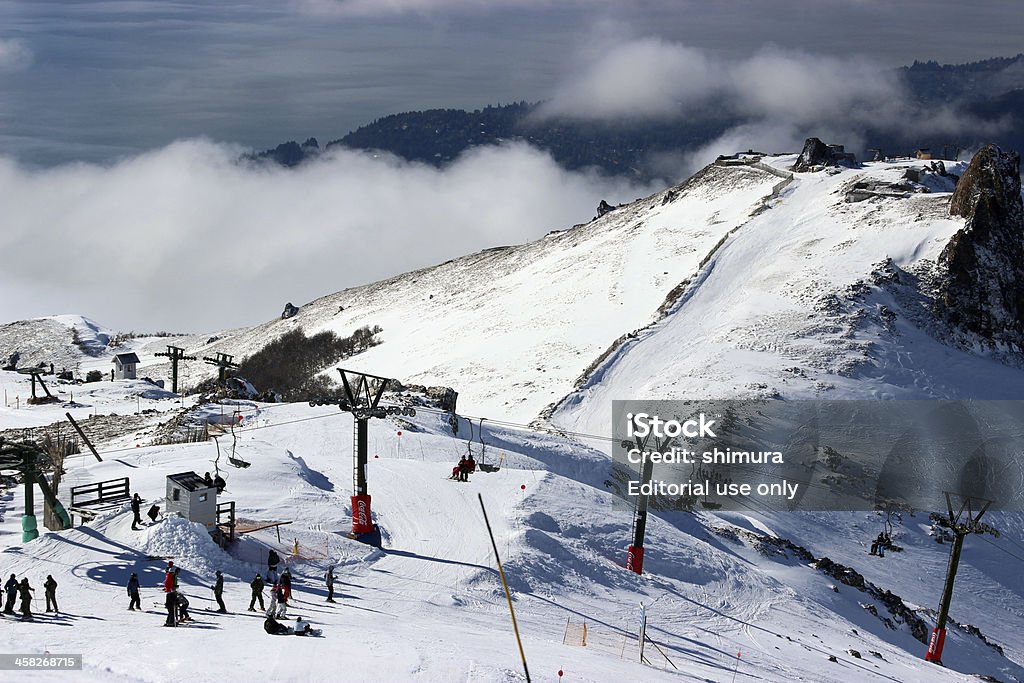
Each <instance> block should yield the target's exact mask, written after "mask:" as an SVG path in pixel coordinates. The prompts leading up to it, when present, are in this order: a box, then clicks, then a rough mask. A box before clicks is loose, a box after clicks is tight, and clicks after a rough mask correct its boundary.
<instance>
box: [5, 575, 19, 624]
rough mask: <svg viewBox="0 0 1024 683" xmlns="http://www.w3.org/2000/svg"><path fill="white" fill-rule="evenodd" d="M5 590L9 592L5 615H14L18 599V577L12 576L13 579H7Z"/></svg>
mask: <svg viewBox="0 0 1024 683" xmlns="http://www.w3.org/2000/svg"><path fill="white" fill-rule="evenodd" d="M4 590H5V591H7V604H5V605H4V614H14V601H15V600H16V599H17V598H18V577H16V576H15V575H14V574H11V578H9V579H7V583H5V584H4Z"/></svg>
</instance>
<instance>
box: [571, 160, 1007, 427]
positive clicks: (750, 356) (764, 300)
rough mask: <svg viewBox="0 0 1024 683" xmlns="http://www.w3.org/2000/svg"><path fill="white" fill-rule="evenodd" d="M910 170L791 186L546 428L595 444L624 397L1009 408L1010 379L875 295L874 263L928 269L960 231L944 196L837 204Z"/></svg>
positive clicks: (891, 168)
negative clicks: (588, 436)
mask: <svg viewBox="0 0 1024 683" xmlns="http://www.w3.org/2000/svg"><path fill="white" fill-rule="evenodd" d="M791 161H792V158H785V157H783V158H779V159H777V160H776V161H775V162H774V163H777V164H779V165H788V163H789V162H791ZM913 165H914V164H913V162H904V163H892V164H868V165H867V166H866V167H865V168H864V169H844V170H842V171H840V172H838V173H836V172H834V171H832V172H827V171H821V172H817V173H798V174H796V178H795V180H794V182H793V183H792V184H790V185H789V186H788V187H787V188H786V189H784V190H783V192H782V195H781V197H779V198H778V199H777V200H773V201H771V202H770V204H769V206H770V208H769V209H768V210H767V211H764V212H762V213H761V214H759V215H758V216H756V217H755V218H753V219H751V220H750V221H748V222H747V223H746V224H744V225H743V227H742V228H741V229H740V230H737V231H736V232H735V233H734V234H732V235H730V236H729V238H728V239H727V240H726V241H725V242H724V243H723V244H722V245H721V246H720V247H719V248H718V249H717V250H716V251H715V253H714V254H713V256H712V257H711V258H710V259H709V260H708V262H707V264H705V265H704V267H703V268H702V269H701V271H700V273H699V275H698V276H697V277H695V278H694V280H693V281H692V282H691V283H690V285H689V287H688V288H687V289H686V291H684V292H683V293H682V295H681V296H680V297H679V299H678V301H677V302H676V303H675V306H674V308H673V309H672V311H671V312H670V314H669V315H668V316H667V317H666V318H665V319H663V320H661V321H659V322H658V323H656V324H654V325H652V326H650V327H648V328H647V329H645V330H644V331H642V332H641V333H640V334H639V335H637V337H636V338H635V339H631V340H629V341H628V342H627V343H626V344H625V345H624V346H623V347H621V348H620V349H619V350H618V352H617V353H616V354H613V355H612V356H610V357H609V358H608V359H607V360H606V361H605V362H604V363H602V364H601V365H600V366H599V367H598V368H596V370H595V371H594V372H593V373H592V374H591V375H590V376H589V377H588V379H587V382H586V383H585V384H584V386H583V387H582V388H581V390H580V391H578V392H575V393H573V394H572V395H570V396H568V397H567V398H566V399H565V400H564V401H563V402H562V403H561V404H560V405H559V407H558V409H557V411H556V412H555V416H554V418H553V419H554V422H555V423H556V424H559V425H562V426H565V427H569V428H573V429H578V430H580V431H584V432H589V433H594V432H595V430H597V433H607V432H608V430H609V429H610V423H611V401H612V400H613V399H616V398H621V397H624V396H627V397H630V398H635V399H645V398H659V399H664V398H682V397H687V398H764V397H783V398H823V399H874V398H879V399H886V398H990V399H1001V398H1020V397H1021V387H1022V386H1024V372H1022V371H1020V370H1018V369H1014V368H1010V367H1007V366H1006V365H1003V364H1001V363H999V362H997V361H995V360H991V359H988V358H985V357H980V356H978V355H975V354H972V353H967V352H964V351H961V350H957V349H954V348H952V347H950V346H946V345H944V344H942V343H941V342H939V341H937V340H936V339H935V338H933V336H932V335H930V334H928V331H927V329H926V328H923V327H922V325H921V324H919V323H918V322H917V320H918V319H919V318H921V317H923V311H921V310H919V309H915V308H914V306H915V304H917V303H918V302H901V301H897V300H895V299H894V297H893V295H892V294H890V293H888V292H887V291H886V290H885V289H884V288H881V287H878V286H877V284H876V280H877V279H878V277H879V274H878V272H877V271H878V270H879V268H880V266H882V265H883V264H884V263H885V262H886V261H887V260H891V262H892V264H894V265H895V266H896V267H897V268H900V269H904V270H909V269H912V268H913V267H914V266H915V265H918V264H922V263H926V262H928V261H934V260H935V259H936V258H937V256H938V254H939V252H940V251H941V250H942V248H943V246H945V244H946V243H947V242H948V241H949V239H950V237H952V235H953V234H954V233H955V232H956V231H957V230H959V229H960V228H961V227H963V221H962V219H959V218H950V217H948V204H949V199H950V196H951V193H950V192H949V191H945V192H943V191H934V192H929V193H920V194H911V195H910V196H908V197H904V198H896V197H876V198H872V199H869V200H867V201H861V202H855V203H849V202H847V201H846V196H847V193H848V191H849V190H850V188H851V187H852V186H853V185H854V184H855V183H858V182H864V181H881V182H885V183H896V182H898V181H899V180H900V179H901V177H902V175H903V174H904V172H905V170H906V168H907V167H910V166H913ZM937 189H942V188H941V186H939V188H937ZM882 275H884V273H883V274H882ZM886 311H888V312H890V313H892V314H893V315H891V317H887V316H889V313H886Z"/></svg>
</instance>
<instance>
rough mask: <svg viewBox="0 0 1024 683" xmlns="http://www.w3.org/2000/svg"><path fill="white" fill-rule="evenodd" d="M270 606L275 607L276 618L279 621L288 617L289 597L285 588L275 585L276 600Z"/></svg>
mask: <svg viewBox="0 0 1024 683" xmlns="http://www.w3.org/2000/svg"><path fill="white" fill-rule="evenodd" d="M275 603H276V604H275ZM270 605H271V607H274V609H275V616H276V617H277V618H278V619H285V618H286V617H287V616H288V596H287V595H285V592H284V587H283V586H282V585H281V584H279V583H277V584H274V598H273V600H271V602H270Z"/></svg>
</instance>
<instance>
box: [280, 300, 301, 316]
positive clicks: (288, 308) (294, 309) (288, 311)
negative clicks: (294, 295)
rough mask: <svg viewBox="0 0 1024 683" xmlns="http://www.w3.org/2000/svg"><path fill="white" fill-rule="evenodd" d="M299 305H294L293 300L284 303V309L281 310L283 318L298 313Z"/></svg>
mask: <svg viewBox="0 0 1024 683" xmlns="http://www.w3.org/2000/svg"><path fill="white" fill-rule="evenodd" d="M298 313H299V307H298V306H293V305H292V302H291V301H289V302H288V303H286V304H285V305H284V311H282V312H281V320H287V319H288V318H291V317H294V316H296V315H298Z"/></svg>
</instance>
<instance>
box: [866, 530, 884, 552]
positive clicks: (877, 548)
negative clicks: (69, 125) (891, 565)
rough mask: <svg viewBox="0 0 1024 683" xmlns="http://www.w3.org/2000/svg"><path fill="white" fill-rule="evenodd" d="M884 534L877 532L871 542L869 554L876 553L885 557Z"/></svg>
mask: <svg viewBox="0 0 1024 683" xmlns="http://www.w3.org/2000/svg"><path fill="white" fill-rule="evenodd" d="M884 544H885V534H884V533H879V534H878V536H877V537H876V538H875V541H874V543H872V544H871V551H870V552H869V554H870V555H878V556H879V557H885V547H884Z"/></svg>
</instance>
